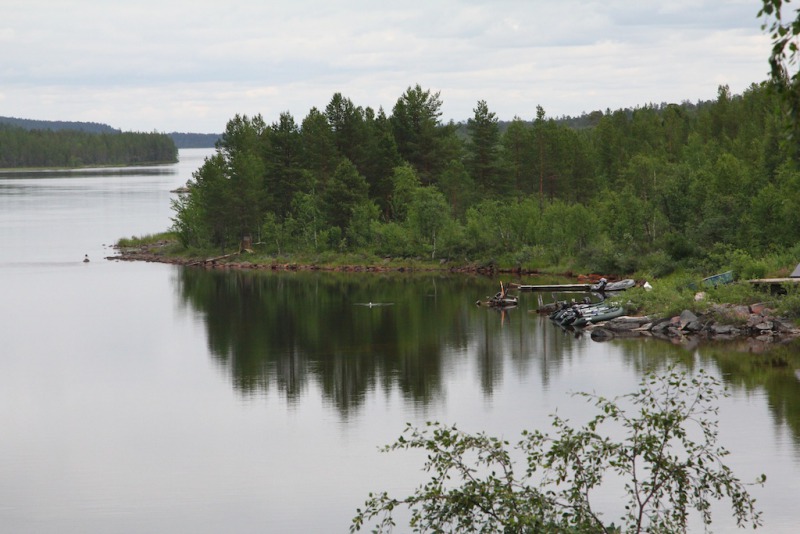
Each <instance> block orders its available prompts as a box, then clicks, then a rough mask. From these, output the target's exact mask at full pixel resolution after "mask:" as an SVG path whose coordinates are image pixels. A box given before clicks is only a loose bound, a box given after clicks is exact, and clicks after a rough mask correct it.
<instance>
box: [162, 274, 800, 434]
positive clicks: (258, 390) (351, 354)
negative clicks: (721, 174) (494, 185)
mask: <svg viewBox="0 0 800 534" xmlns="http://www.w3.org/2000/svg"><path fill="white" fill-rule="evenodd" d="M177 288H178V292H179V295H180V298H181V300H182V302H184V304H185V305H187V306H190V307H191V308H192V309H194V310H196V311H198V312H200V314H201V315H202V317H203V318H204V322H205V324H206V328H207V336H208V345H209V348H210V351H211V353H212V355H213V357H214V358H215V359H216V360H217V362H218V363H219V365H220V366H221V367H222V368H223V369H225V371H226V373H229V375H230V378H231V381H232V384H233V387H234V388H236V389H237V390H238V391H240V392H241V393H242V394H243V395H255V394H266V393H267V392H270V391H271V390H275V391H278V392H280V393H281V395H282V396H285V398H286V399H287V400H288V401H289V402H290V403H296V402H298V401H299V400H300V399H301V398H302V397H303V396H304V394H305V393H306V392H307V391H308V390H309V386H310V385H311V384H312V383H314V384H318V385H319V388H320V389H321V391H322V393H323V395H324V396H325V397H326V400H327V401H328V402H329V403H331V404H332V405H333V406H336V408H337V409H338V410H339V411H340V412H341V414H342V415H344V416H346V415H348V414H349V413H350V412H352V411H353V410H357V409H358V408H359V407H361V406H362V404H363V403H364V399H365V396H366V394H367V393H368V392H371V391H376V390H377V391H384V392H385V393H386V394H387V395H388V394H389V393H390V392H392V391H395V390H397V391H400V392H401V393H402V396H403V397H404V399H405V400H406V401H407V402H411V403H414V404H419V405H428V404H430V403H432V402H434V401H436V400H437V399H441V398H443V396H444V390H445V387H446V384H447V381H448V378H449V377H448V375H449V374H450V373H453V372H455V371H456V370H457V369H458V368H459V366H461V365H463V364H464V362H465V360H469V361H470V362H471V364H473V365H474V367H475V369H476V372H477V373H478V378H479V381H480V386H481V390H482V391H483V394H484V395H485V396H487V397H490V396H491V395H492V394H493V392H494V391H495V390H496V389H497V388H499V387H500V386H501V385H502V380H503V377H504V376H508V375H509V373H508V372H507V371H508V370H507V369H506V368H505V367H506V366H512V367H513V376H517V377H526V376H532V375H535V376H537V377H540V379H541V381H542V384H543V385H544V386H545V387H546V386H547V384H548V382H549V380H550V376H551V374H552V373H557V374H558V373H560V370H561V369H562V368H563V366H564V365H565V364H568V363H578V364H580V363H581V362H582V361H583V360H584V359H585V358H590V357H593V354H596V353H597V351H598V350H604V348H603V346H604V345H610V346H611V347H613V350H614V351H616V352H617V353H619V354H620V355H621V358H622V360H623V362H624V363H625V365H626V366H628V367H629V368H630V369H631V370H632V371H633V372H635V373H636V374H637V375H640V374H642V373H645V372H648V371H651V370H653V369H663V368H666V367H667V366H669V365H672V364H676V363H680V364H681V365H682V366H683V367H686V368H689V369H692V368H696V367H700V366H703V367H709V368H713V367H714V366H716V367H718V368H719V369H720V371H721V374H722V376H723V379H724V380H725V381H726V382H727V383H728V384H729V386H731V387H732V388H735V389H742V390H744V391H745V392H746V391H753V390H755V389H757V388H763V389H764V390H765V391H766V392H767V395H768V398H769V401H770V402H769V405H770V409H771V410H772V411H773V413H774V415H775V418H776V420H777V421H781V422H783V421H785V422H786V424H788V425H789V426H790V427H791V429H792V432H793V434H794V439H795V442H800V382H799V381H798V378H797V377H796V375H795V369H800V350H798V345H797V344H793V345H790V346H787V347H784V348H778V349H775V350H773V351H769V352H767V353H764V354H746V353H742V352H741V351H740V350H741V347H734V346H732V345H704V346H699V347H686V346H679V345H673V344H671V343H668V342H663V341H659V340H655V339H622V340H615V341H612V342H607V343H604V344H601V343H596V342H594V341H592V340H591V339H590V338H589V336H587V335H583V336H582V335H580V334H579V333H578V334H576V333H575V332H573V331H567V330H563V329H560V328H558V327H556V326H554V325H552V324H551V323H550V322H549V321H547V320H546V319H544V318H541V317H538V316H536V315H535V314H531V313H528V309H527V307H526V306H524V305H521V306H520V307H519V308H517V309H511V310H505V311H503V312H498V311H496V310H490V309H485V308H476V307H475V306H474V305H472V304H471V303H472V302H474V300H475V293H476V291H478V292H484V291H486V290H487V289H490V287H489V286H487V288H483V287H482V286H481V283H480V282H476V281H475V280H474V279H470V278H466V277H459V276H456V277H448V276H409V275H385V276H377V275H370V276H358V275H355V276H354V275H352V274H332V273H311V272H300V273H272V272H260V271H259V272H254V271H244V272H219V271H203V270H196V269H182V270H180V271H179V274H178V284H177ZM370 303H372V304H373V305H369V304H370ZM378 303H381V304H388V303H391V305H376V304H378ZM365 304H366V305H365ZM523 304H524V303H523ZM737 348H738V349H739V350H734V349H737ZM594 357H596V356H594Z"/></svg>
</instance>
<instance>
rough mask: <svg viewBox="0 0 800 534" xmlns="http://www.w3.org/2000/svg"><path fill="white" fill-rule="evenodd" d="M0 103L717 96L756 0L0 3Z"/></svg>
mask: <svg viewBox="0 0 800 534" xmlns="http://www.w3.org/2000/svg"><path fill="white" fill-rule="evenodd" d="M7 4H8V5H4V16H3V19H4V20H2V21H1V22H0V25H2V26H0V53H1V54H2V57H3V61H2V62H0V79H3V92H4V94H5V99H4V100H0V115H14V116H24V117H31V118H39V119H70V120H91V121H97V122H107V123H109V124H112V125H113V126H116V127H120V128H123V129H136V130H144V131H149V130H152V129H158V130H165V131H171V130H184V131H186V130H191V131H220V130H222V129H223V128H224V126H225V123H226V122H227V120H228V119H229V118H231V117H232V116H233V115H234V114H235V113H247V114H254V113H262V114H263V115H264V117H265V119H266V120H267V121H272V120H276V119H277V115H278V113H280V112H281V111H287V110H288V111H290V112H292V113H293V114H294V115H295V118H296V119H297V120H298V122H299V120H301V119H302V117H303V116H304V115H305V113H307V111H308V110H309V109H310V108H311V107H312V106H316V107H318V108H323V107H324V106H325V105H326V104H327V102H328V101H329V100H330V97H331V96H332V95H333V93H335V92H342V93H343V94H345V95H346V96H348V97H350V98H351V99H353V101H354V102H355V103H356V104H358V105H362V106H371V107H373V108H376V109H377V108H378V107H379V106H383V107H384V109H386V110H387V111H389V110H391V107H392V106H393V104H394V102H395V101H396V99H397V98H398V97H399V96H400V95H401V94H402V92H403V91H404V90H405V89H406V88H407V87H408V86H411V85H414V84H416V83H419V84H421V85H422V86H423V87H425V88H430V89H432V90H434V91H437V90H440V91H441V97H442V100H443V102H444V106H443V111H444V115H445V118H446V119H449V118H453V119H456V120H465V119H467V118H468V117H469V116H471V114H472V109H473V108H474V106H475V103H476V102H477V101H478V100H486V101H487V102H488V103H489V106H490V109H491V110H492V111H495V112H496V113H497V115H498V116H499V117H501V118H507V119H510V118H511V117H513V116H514V115H520V116H523V117H532V116H533V114H534V113H535V108H536V105H539V104H540V105H542V106H543V107H544V108H545V110H546V111H547V112H548V114H550V115H562V114H573V115H577V114H580V113H581V112H583V111H591V110H593V109H605V108H611V109H615V108H617V107H624V106H633V105H641V104H645V103H648V102H661V101H680V100H684V99H688V100H697V99H706V98H713V97H714V96H715V95H716V88H717V85H718V84H720V83H727V84H728V85H730V87H731V90H732V91H734V92H741V91H742V90H743V89H745V88H746V87H747V86H749V85H750V83H753V82H758V81H761V80H763V79H765V78H766V72H767V64H766V58H767V55H768V52H769V42H768V39H767V38H765V37H764V36H763V35H762V32H761V29H760V21H758V20H757V19H756V11H757V9H758V6H757V3H756V4H754V3H753V2H752V0H692V1H685V0H674V1H671V2H668V3H665V2H662V1H654V0H610V1H609V0H604V1H588V2H587V1H579V0H552V1H550V0H547V1H545V0H500V1H489V0H486V1H482V0H470V1H467V0H461V1H459V0H441V1H437V2H428V1H425V2H423V1H422V0H409V1H407V2H404V3H403V4H386V3H379V2H373V1H369V0H353V1H327V2H322V1H319V0H295V1H294V2H264V1H255V0H252V1H250V0H238V1H237V0H234V1H231V2H227V3H224V2H218V1H209V0H195V1H188V0H172V1H163V0H162V1H155V0H139V1H138V2H127V1H119V0H102V1H98V0H75V1H71V2H59V3H55V2H49V1H45V0H24V1H19V0H8V1H7Z"/></svg>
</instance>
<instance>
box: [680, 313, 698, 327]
mask: <svg viewBox="0 0 800 534" xmlns="http://www.w3.org/2000/svg"><path fill="white" fill-rule="evenodd" d="M696 320H697V315H695V314H694V313H692V312H691V311H689V310H683V311H682V312H681V317H680V324H681V328H686V325H688V324H689V323H691V322H692V321H696Z"/></svg>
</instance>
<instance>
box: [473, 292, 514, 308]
mask: <svg viewBox="0 0 800 534" xmlns="http://www.w3.org/2000/svg"><path fill="white" fill-rule="evenodd" d="M479 304H482V305H484V306H490V307H492V308H511V307H513V306H516V305H517V304H519V299H518V298H517V297H510V296H506V297H498V296H497V295H495V296H494V297H492V298H490V299H489V300H486V301H483V302H480V301H479Z"/></svg>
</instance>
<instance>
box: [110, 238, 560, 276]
mask: <svg viewBox="0 0 800 534" xmlns="http://www.w3.org/2000/svg"><path fill="white" fill-rule="evenodd" d="M174 245H175V243H174V242H172V241H157V242H154V243H148V244H147V245H142V246H138V247H119V246H116V245H115V246H114V249H115V250H116V251H117V254H116V255H114V256H107V257H106V259H107V260H112V261H145V262H154V263H168V264H172V265H183V266H187V267H198V268H203V269H215V270H246V269H256V270H270V271H331V272H352V273H359V272H375V273H381V272H409V271H412V272H413V271H420V272H425V271H442V272H450V273H473V274H482V275H487V276H493V275H497V274H515V275H535V274H539V272H538V271H536V270H530V269H523V268H510V269H505V268H499V267H497V266H495V265H492V264H488V265H478V264H474V265H458V266H454V265H452V264H450V263H448V262H447V261H444V260H442V261H440V262H439V263H438V264H436V265H431V264H430V263H429V262H423V261H421V260H420V262H419V263H418V264H414V262H406V263H404V264H400V265H398V264H393V263H392V261H391V258H385V259H384V260H383V261H382V263H379V264H373V263H370V264H347V265H327V264H322V265H319V264H316V263H294V262H282V261H278V260H269V259H265V258H263V257H256V256H253V255H251V254H249V253H247V252H246V251H243V252H233V253H230V254H223V255H221V256H216V257H211V258H205V257H204V258H198V257H191V256H177V255H175V254H174V253H173V250H174V248H173V247H174ZM248 258H253V259H252V260H250V259H248ZM571 274H572V273H565V274H564V276H571Z"/></svg>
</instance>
